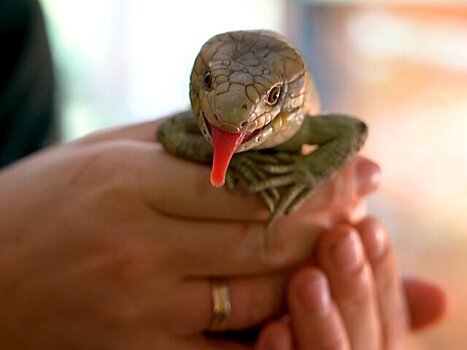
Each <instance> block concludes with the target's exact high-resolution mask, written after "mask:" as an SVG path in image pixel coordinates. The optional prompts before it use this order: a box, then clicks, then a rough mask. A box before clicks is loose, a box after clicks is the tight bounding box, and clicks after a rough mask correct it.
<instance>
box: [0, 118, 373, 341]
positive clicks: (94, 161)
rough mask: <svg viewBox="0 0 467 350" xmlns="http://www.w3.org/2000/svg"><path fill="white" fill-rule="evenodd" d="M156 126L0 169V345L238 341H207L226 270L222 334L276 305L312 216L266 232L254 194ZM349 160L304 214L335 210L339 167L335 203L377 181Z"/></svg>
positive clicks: (310, 239) (315, 227) (304, 248)
mask: <svg viewBox="0 0 467 350" xmlns="http://www.w3.org/2000/svg"><path fill="white" fill-rule="evenodd" d="M155 128H156V123H145V124H140V125H136V126H131V127H126V128H118V129H114V130H107V131H104V132H99V133H95V134H93V135H90V136H88V137H85V138H83V139H80V140H77V141H75V142H71V143H68V144H64V145H60V146H57V147H54V148H51V149H48V150H45V151H43V152H41V153H39V154H36V155H34V156H32V157H29V158H27V159H25V160H23V161H20V162H18V163H17V164H15V165H13V166H11V167H9V168H7V169H5V170H3V171H2V172H0V193H1V194H2V195H1V197H0V261H1V264H0V310H2V322H1V325H0V347H1V348H8V349H31V348H34V349H50V350H53V349H65V348H66V349H101V348H112V349H128V348H131V349H154V348H165V349H178V348H183V349H184V348H199V349H205V348H206V349H213V348H219V349H221V348H222V349H224V348H226V347H227V346H231V347H232V348H235V346H238V345H236V344H235V343H233V342H229V341H227V340H225V341H222V342H221V341H217V340H212V339H209V338H206V337H205V336H204V332H205V331H206V330H207V329H209V328H210V323H211V317H212V315H211V309H212V305H211V286H210V281H211V279H212V278H214V277H218V276H223V277H228V278H229V286H230V290H231V300H232V312H231V315H230V319H229V322H228V324H227V325H226V328H227V329H229V330H235V329H243V328H246V327H249V326H252V325H256V324H259V323H261V322H262V321H263V320H264V319H266V318H269V317H270V316H271V315H273V314H274V313H276V312H277V310H278V309H279V308H280V307H281V301H282V295H283V294H282V293H283V287H284V285H285V281H286V278H287V273H288V270H289V269H290V268H291V267H293V266H296V265H297V263H298V262H301V261H303V260H305V259H306V257H307V256H308V255H309V252H310V250H311V247H312V245H313V243H314V241H315V239H316V237H317V236H318V234H319V232H320V230H321V227H322V226H320V225H321V224H320V223H315V224H313V220H311V219H310V215H311V214H312V213H313V211H311V212H310V213H307V212H304V211H302V212H301V213H296V214H294V216H293V218H292V217H291V218H284V219H282V220H280V222H279V223H278V224H277V225H276V226H275V228H274V229H273V230H272V231H271V232H266V231H265V226H264V224H263V221H264V219H265V218H266V217H267V215H268V213H267V212H266V211H265V210H264V209H263V208H262V206H261V204H259V202H258V201H257V200H256V199H255V198H254V197H252V196H248V195H244V194H243V195H242V194H238V193H236V194H231V193H229V192H227V191H225V190H217V189H214V188H212V187H211V186H210V184H209V181H208V179H209V169H208V168H207V167H205V166H202V165H199V164H195V163H189V162H186V161H183V160H180V159H177V158H175V157H172V156H170V155H168V154H167V153H166V152H165V151H164V150H163V149H162V147H161V146H160V145H158V144H157V143H155V142H154V141H155V140H154V130H155ZM355 164H360V165H356V166H355V168H356V169H360V170H358V171H356V172H351V174H350V173H349V174H344V175H341V176H336V177H335V178H334V180H333V181H331V182H330V183H328V184H326V185H325V186H323V187H322V188H320V189H318V190H317V191H316V193H315V196H316V197H315V199H313V198H312V200H313V201H314V204H313V206H314V207H313V206H312V207H313V208H314V209H313V208H312V210H315V211H316V212H318V211H320V212H324V211H326V210H325V208H328V207H330V205H331V204H332V203H330V201H329V198H328V197H327V196H326V195H325V194H326V193H330V192H332V191H333V188H334V186H335V185H336V184H338V183H339V181H341V182H342V181H344V180H342V176H344V177H346V178H347V180H348V181H351V182H352V183H354V182H355V183H358V184H359V186H357V187H355V188H352V189H350V190H349V191H348V193H344V194H342V195H343V197H342V198H343V199H344V198H349V200H350V199H352V201H353V200H354V199H355V198H356V197H361V196H363V195H365V194H367V193H369V192H371V191H372V190H374V189H375V187H376V185H377V184H376V183H374V181H372V179H374V177H375V175H374V174H375V173H377V172H378V168H377V166H376V165H374V164H373V163H371V162H369V161H367V160H363V159H360V160H358V161H357V162H356V163H355ZM361 164H363V165H361ZM354 177H355V178H354ZM349 188H350V187H349ZM308 214H310V215H308ZM285 271H287V272H285ZM253 305H254V307H252V306H253Z"/></svg>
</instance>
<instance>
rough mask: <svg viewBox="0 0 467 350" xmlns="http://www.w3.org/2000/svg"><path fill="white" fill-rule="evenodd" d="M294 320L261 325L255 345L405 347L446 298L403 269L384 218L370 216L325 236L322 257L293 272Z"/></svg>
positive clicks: (283, 349)
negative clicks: (407, 276)
mask: <svg viewBox="0 0 467 350" xmlns="http://www.w3.org/2000/svg"><path fill="white" fill-rule="evenodd" d="M287 301H288V310H289V318H288V319H287V320H278V321H274V322H271V323H269V324H268V325H267V326H265V328H264V329H263V330H262V333H261V335H260V338H259V340H258V343H257V348H256V349H257V350H263V349H268V350H292V349H296V350H315V349H335V350H344V349H352V350H359V349H372V350H378V349H402V348H404V344H405V342H406V340H407V338H408V332H409V330H417V329H420V328H424V327H426V326H428V325H430V324H432V323H435V322H437V321H439V320H440V319H441V318H442V316H443V314H444V312H445V306H446V296H445V294H444V291H442V290H441V289H440V288H439V287H437V286H436V285H433V284H431V283H427V282H424V281H422V280H419V279H403V280H401V279H400V277H399V274H398V270H397V266H396V262H395V257H394V252H393V250H392V247H391V245H390V242H389V239H388V237H387V234H386V232H385V230H384V228H383V226H382V225H381V223H380V222H379V221H378V220H376V219H374V218H366V219H364V220H362V221H361V222H359V223H358V224H357V225H355V228H352V227H350V226H338V227H336V228H333V229H331V230H329V232H326V233H324V234H323V236H322V238H321V239H320V242H319V244H318V246H317V254H316V261H315V262H314V264H308V265H307V266H305V267H303V268H301V269H300V270H298V271H297V272H295V274H294V276H293V277H292V279H291V281H290V283H289V288H288V293H287Z"/></svg>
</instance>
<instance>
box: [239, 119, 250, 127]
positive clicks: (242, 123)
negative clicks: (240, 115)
mask: <svg viewBox="0 0 467 350" xmlns="http://www.w3.org/2000/svg"><path fill="white" fill-rule="evenodd" d="M247 124H248V121H247V120H244V121H242V122H241V123H240V125H239V126H240V129H243V128H244V127H245V126H246V125H247Z"/></svg>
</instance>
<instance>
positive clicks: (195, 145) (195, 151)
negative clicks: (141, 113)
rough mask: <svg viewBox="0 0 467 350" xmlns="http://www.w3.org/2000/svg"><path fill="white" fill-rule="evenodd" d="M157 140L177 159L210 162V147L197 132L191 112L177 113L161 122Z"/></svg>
mask: <svg viewBox="0 0 467 350" xmlns="http://www.w3.org/2000/svg"><path fill="white" fill-rule="evenodd" d="M157 140H158V141H159V142H160V143H161V144H162V145H163V146H164V148H165V149H166V150H167V151H168V152H169V153H172V154H173V155H175V156H177V157H182V158H185V159H188V160H192V161H195V162H201V163H210V162H211V161H212V154H213V152H212V147H211V145H210V144H209V143H208V142H207V141H206V140H205V139H204V137H203V135H202V134H201V132H200V131H199V128H198V126H197V125H196V122H195V119H194V117H193V113H192V112H191V111H185V112H180V113H177V114H175V115H173V116H171V117H169V118H168V119H166V120H165V121H164V122H162V124H161V125H160V126H159V127H158V128H157Z"/></svg>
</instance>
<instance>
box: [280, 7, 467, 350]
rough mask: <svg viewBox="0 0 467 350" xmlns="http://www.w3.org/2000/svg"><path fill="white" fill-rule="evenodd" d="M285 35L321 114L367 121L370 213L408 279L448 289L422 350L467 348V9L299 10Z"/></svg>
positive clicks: (294, 11) (295, 9)
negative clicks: (445, 305)
mask: <svg viewBox="0 0 467 350" xmlns="http://www.w3.org/2000/svg"><path fill="white" fill-rule="evenodd" d="M289 16H290V17H289V19H291V18H293V19H294V20H291V21H288V27H287V28H288V31H289V32H290V33H291V34H292V35H293V37H294V39H295V41H296V43H297V45H298V46H300V47H301V48H302V50H303V51H304V53H305V55H306V57H307V60H308V62H309V64H310V66H311V70H312V71H313V72H316V73H317V74H315V75H317V81H318V85H321V88H319V90H320V92H321V94H322V97H323V107H324V109H327V110H330V111H345V112H348V113H351V114H355V115H358V116H361V117H362V118H363V119H365V120H366V121H367V122H368V124H369V127H370V137H369V140H368V142H367V144H366V147H365V149H364V151H363V153H364V154H366V155H367V156H369V157H371V158H372V159H375V160H376V161H378V162H379V163H380V164H381V166H382V169H383V186H382V188H381V190H380V191H379V193H377V194H376V195H374V196H372V198H371V199H370V212H371V213H372V214H375V215H377V216H380V217H381V218H382V219H383V220H384V222H385V224H386V225H387V226H388V228H389V229H390V232H391V234H392V237H393V239H394V242H395V246H396V249H397V253H398V256H399V257H400V263H401V268H402V271H403V273H406V274H414V275H421V276H424V277H426V278H429V279H431V280H435V281H437V282H438V283H440V284H441V285H443V286H444V287H445V288H446V289H447V291H448V294H449V299H450V300H449V301H450V303H449V310H448V317H447V319H446V320H445V322H444V323H442V324H441V325H439V326H437V327H436V328H435V329H432V330H429V331H427V332H425V333H423V334H422V337H421V343H422V344H421V345H420V348H422V349H440V348H445V349H467V334H466V329H467V300H466V297H465V296H466V295H467V278H465V277H464V276H465V275H466V272H465V271H466V270H467V254H466V253H465V252H466V251H467V218H466V217H467V7H466V6H458V5H456V6H454V5H450V6H446V5H436V4H432V5H425V6H422V5H411V4H406V5H404V4H399V5H397V6H394V5H393V6H390V5H378V6H376V5H372V6H369V5H353V6H352V5H342V4H341V5H336V4H334V5H326V4H322V3H321V4H311V5H309V4H308V5H304V4H300V3H299V4H297V5H296V6H295V7H290V8H289Z"/></svg>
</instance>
